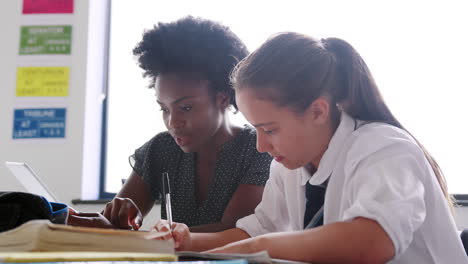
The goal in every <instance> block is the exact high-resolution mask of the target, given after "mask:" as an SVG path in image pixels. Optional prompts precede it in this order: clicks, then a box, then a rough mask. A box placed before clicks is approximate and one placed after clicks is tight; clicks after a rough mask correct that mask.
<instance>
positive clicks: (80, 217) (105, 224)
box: [67, 207, 115, 228]
mask: <svg viewBox="0 0 468 264" xmlns="http://www.w3.org/2000/svg"><path fill="white" fill-rule="evenodd" d="M67 225H72V226H85V227H97V228H115V226H113V225H112V223H111V222H109V220H107V219H106V218H105V217H104V216H103V215H102V214H100V213H82V212H79V211H76V210H75V209H73V208H71V207H70V208H69V209H68V218H67Z"/></svg>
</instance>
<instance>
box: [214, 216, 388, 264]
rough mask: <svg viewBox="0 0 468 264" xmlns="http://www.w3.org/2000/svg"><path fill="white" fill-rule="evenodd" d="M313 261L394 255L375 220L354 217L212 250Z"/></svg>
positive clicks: (365, 260)
mask: <svg viewBox="0 0 468 264" xmlns="http://www.w3.org/2000/svg"><path fill="white" fill-rule="evenodd" d="M262 250H267V251H268V253H269V254H270V256H272V257H273V258H280V259H289V260H297V261H304V262H316V263H385V262H387V261H389V260H391V259H392V258H393V256H394V255H395V248H394V246H393V243H392V241H391V239H390V237H389V236H388V235H387V233H386V232H385V231H384V229H383V228H382V227H381V226H380V225H379V224H378V223H377V222H375V221H373V220H370V219H367V218H356V219H354V220H352V221H349V222H338V223H333V224H328V225H324V226H321V227H318V228H313V229H308V230H304V231H298V232H282V233H271V234H267V235H263V236H259V237H254V238H250V239H247V240H243V241H238V242H235V243H232V244H229V245H226V246H224V247H222V248H218V249H215V250H212V251H210V252H216V253H253V252H258V251H262Z"/></svg>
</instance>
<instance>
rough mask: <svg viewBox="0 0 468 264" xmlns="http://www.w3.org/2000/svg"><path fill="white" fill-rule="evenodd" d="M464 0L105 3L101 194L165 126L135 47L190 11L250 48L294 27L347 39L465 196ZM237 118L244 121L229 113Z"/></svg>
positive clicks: (467, 87) (467, 84)
mask: <svg viewBox="0 0 468 264" xmlns="http://www.w3.org/2000/svg"><path fill="white" fill-rule="evenodd" d="M466 10H467V4H466V2H465V1H450V0H449V1H446V0H444V1H442V0H440V1H404V0H401V1H400V0H398V1H375V0H374V1H330V0H327V1H271V0H270V1H258V0H257V1H239V0H238V1H229V2H227V1H200V0H198V1H154V0H133V1H112V12H111V42H110V64H109V71H110V72H109V89H108V91H109V97H108V135H107V158H106V171H107V175H106V179H107V180H106V183H105V191H107V192H117V191H118V190H119V189H120V186H121V179H122V178H126V177H128V176H129V175H130V172H131V168H130V166H129V164H128V162H127V159H128V156H129V155H130V154H132V153H133V152H134V150H135V149H136V148H138V147H139V146H141V145H142V144H143V143H145V142H146V141H148V140H149V139H150V138H151V137H153V136H154V135H155V134H157V133H159V132H162V131H165V130H166V129H165V127H164V124H163V122H162V117H161V113H160V112H159V109H158V106H157V104H156V99H155V96H154V91H153V90H151V89H147V88H146V87H147V86H148V83H149V80H145V79H143V77H142V71H141V70H140V69H139V67H138V65H137V64H136V61H135V59H134V58H133V55H132V49H133V47H135V45H136V44H137V43H138V42H139V41H140V40H141V38H142V34H143V31H144V30H145V29H150V28H152V26H153V24H155V23H157V22H170V21H174V20H177V19H179V18H181V17H183V16H187V15H192V16H195V17H198V16H199V17H203V18H206V19H211V20H215V21H219V22H221V23H222V24H224V25H226V26H229V27H230V28H231V30H232V31H233V32H235V33H236V34H237V35H238V36H239V37H240V38H241V39H242V40H243V41H244V43H245V44H246V45H247V47H248V48H249V50H250V51H252V50H254V49H256V48H257V47H259V45H260V44H261V43H263V42H264V41H265V40H266V39H267V38H268V37H269V36H270V35H272V34H274V33H277V32H280V31H296V32H300V33H304V34H308V35H311V36H314V37H339V38H342V39H345V40H346V41H348V42H349V43H351V44H352V45H353V46H354V47H355V48H356V49H357V50H358V52H359V53H360V54H361V55H362V57H363V58H364V60H365V61H366V62H367V64H368V66H369V68H370V69H371V71H372V73H373V75H374V78H375V79H376V82H377V84H378V86H379V87H380V90H381V91H382V93H383V95H384V97H385V99H386V102H387V103H388V105H389V107H390V109H391V110H392V111H393V113H394V114H395V115H396V117H397V118H398V119H399V120H400V121H401V122H402V124H403V125H404V126H405V127H406V128H407V129H408V130H409V131H411V132H412V134H413V135H414V136H415V137H416V138H417V139H418V140H419V141H420V142H421V143H423V145H425V146H426V148H427V149H428V150H429V152H430V153H431V154H432V155H433V156H434V157H435V158H436V160H437V161H438V163H439V165H440V166H441V167H442V169H443V171H444V173H445V175H446V178H447V180H448V185H449V191H450V192H451V193H458V194H461V193H464V194H468V169H467V166H466V164H468V154H467V152H468V121H467V120H468V118H467V117H466V115H467V113H468V111H467V106H466V104H467V103H466V100H467V98H466V95H467V91H468V79H467V76H468V75H467V73H466V71H467V68H468V67H467V62H468V48H467V47H468V34H466V25H468V16H467V15H466ZM236 116H237V117H236V119H237V120H238V121H237V122H244V121H243V120H242V117H241V116H239V114H238V115H236Z"/></svg>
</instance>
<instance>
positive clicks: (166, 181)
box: [162, 172, 172, 229]
mask: <svg viewBox="0 0 468 264" xmlns="http://www.w3.org/2000/svg"><path fill="white" fill-rule="evenodd" d="M162 181H163V193H164V198H165V200H166V215H167V221H168V222H169V229H172V209H171V186H170V184H169V174H168V173H167V172H163V179H162Z"/></svg>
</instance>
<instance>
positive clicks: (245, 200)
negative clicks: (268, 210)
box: [190, 184, 264, 232]
mask: <svg viewBox="0 0 468 264" xmlns="http://www.w3.org/2000/svg"><path fill="white" fill-rule="evenodd" d="M263 189H264V186H260V185H254V184H240V185H239V186H238V187H237V190H236V191H235V192H234V195H233V196H232V198H231V200H230V201H229V203H228V205H227V207H226V209H225V210H224V214H223V217H222V219H221V222H218V223H212V224H206V225H199V226H192V227H190V231H191V232H219V231H223V230H226V229H229V228H233V227H235V225H236V222H237V220H238V219H240V218H242V217H244V216H247V215H250V214H252V213H253V212H254V210H255V207H257V205H258V203H260V201H261V200H262V194H263Z"/></svg>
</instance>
